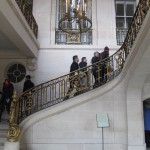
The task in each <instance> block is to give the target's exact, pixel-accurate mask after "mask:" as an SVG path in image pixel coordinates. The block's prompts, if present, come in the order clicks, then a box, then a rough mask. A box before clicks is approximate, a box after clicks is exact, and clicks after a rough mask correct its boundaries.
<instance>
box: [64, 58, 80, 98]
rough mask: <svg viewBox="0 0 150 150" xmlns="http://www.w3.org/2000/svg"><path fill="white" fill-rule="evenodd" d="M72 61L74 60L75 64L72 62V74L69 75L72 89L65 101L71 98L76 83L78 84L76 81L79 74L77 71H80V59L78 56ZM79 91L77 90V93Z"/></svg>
mask: <svg viewBox="0 0 150 150" xmlns="http://www.w3.org/2000/svg"><path fill="white" fill-rule="evenodd" d="M72 59H73V62H72V64H71V66H70V74H69V81H70V88H69V90H68V91H67V96H66V97H65V99H64V100H66V99H68V98H69V96H70V94H71V92H72V91H73V89H74V86H75V82H76V80H75V74H76V73H77V72H75V71H76V70H78V69H79V65H78V62H79V58H78V56H77V55H74V56H73V58H72ZM77 90H78V89H76V91H77ZM76 93H78V92H76ZM75 95H76V94H75Z"/></svg>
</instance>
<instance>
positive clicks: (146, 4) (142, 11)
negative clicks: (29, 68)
mask: <svg viewBox="0 0 150 150" xmlns="http://www.w3.org/2000/svg"><path fill="white" fill-rule="evenodd" d="M149 8H150V0H140V2H139V4H138V6H137V9H136V12H135V15H134V17H133V19H132V23H131V26H130V28H129V30H128V33H127V36H126V38H125V41H124V43H123V45H122V46H121V48H120V49H119V50H118V51H117V52H116V53H114V54H113V55H112V56H110V57H108V58H106V59H104V60H101V61H99V62H97V63H95V64H93V65H90V66H88V67H85V68H82V69H80V70H77V71H74V72H72V73H71V74H67V75H64V76H61V77H58V78H56V79H53V80H51V81H48V82H45V83H42V84H40V85H38V86H36V87H34V88H32V89H30V90H28V91H26V92H25V93H23V94H22V95H21V96H20V97H19V99H18V100H17V101H15V102H16V103H17V104H15V106H16V108H14V107H12V109H11V111H12V112H13V110H14V109H16V110H17V113H18V115H17V116H16V117H17V118H16V119H14V120H15V121H16V122H15V123H14V124H15V125H18V126H19V124H20V123H21V121H23V120H24V119H25V118H27V117H28V116H30V115H31V114H33V113H36V112H38V111H40V110H42V109H45V108H48V107H50V106H53V105H56V104H58V103H60V102H63V101H65V100H68V99H69V98H71V97H74V96H76V95H79V94H81V93H85V92H87V91H90V90H93V89H94V88H96V87H99V86H101V85H103V84H105V83H107V82H109V81H111V80H113V79H114V78H115V77H117V76H118V75H119V74H120V72H121V71H122V69H123V66H124V63H125V61H126V59H127V57H128V55H129V54H130V51H131V48H132V46H133V43H134V41H135V38H136V37H137V34H138V32H139V30H140V28H141V25H142V23H143V20H144V18H145V16H146V14H147V12H148V10H149ZM94 67H96V73H97V80H96V83H95V80H94V78H93V75H92V70H93V68H94ZM70 84H71V85H73V90H72V91H71V88H70ZM15 112H16V111H15ZM17 129H18V128H17ZM9 132H11V131H10V130H9ZM8 135H9V134H8ZM8 138H9V139H10V137H8Z"/></svg>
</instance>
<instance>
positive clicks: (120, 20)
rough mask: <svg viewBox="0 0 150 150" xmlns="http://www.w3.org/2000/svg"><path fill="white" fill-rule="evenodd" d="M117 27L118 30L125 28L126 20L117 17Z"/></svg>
mask: <svg viewBox="0 0 150 150" xmlns="http://www.w3.org/2000/svg"><path fill="white" fill-rule="evenodd" d="M116 27H117V28H124V27H125V25H124V18H123V17H117V18H116Z"/></svg>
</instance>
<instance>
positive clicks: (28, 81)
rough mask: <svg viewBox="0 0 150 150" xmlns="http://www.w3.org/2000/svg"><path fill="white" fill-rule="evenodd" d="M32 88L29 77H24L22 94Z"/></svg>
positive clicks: (32, 84)
mask: <svg viewBox="0 0 150 150" xmlns="http://www.w3.org/2000/svg"><path fill="white" fill-rule="evenodd" d="M33 87H34V83H33V82H32V81H31V76H30V75H26V79H25V82H24V86H23V92H25V91H27V90H29V89H31V88H33Z"/></svg>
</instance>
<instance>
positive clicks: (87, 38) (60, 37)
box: [55, 29, 92, 45]
mask: <svg viewBox="0 0 150 150" xmlns="http://www.w3.org/2000/svg"><path fill="white" fill-rule="evenodd" d="M55 43H56V44H58V45H60V44H61V45H63V44H64V45H69V44H76V45H91V44H92V30H88V31H87V32H85V33H82V34H72V33H65V32H62V31H61V30H59V29H56V31H55Z"/></svg>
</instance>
